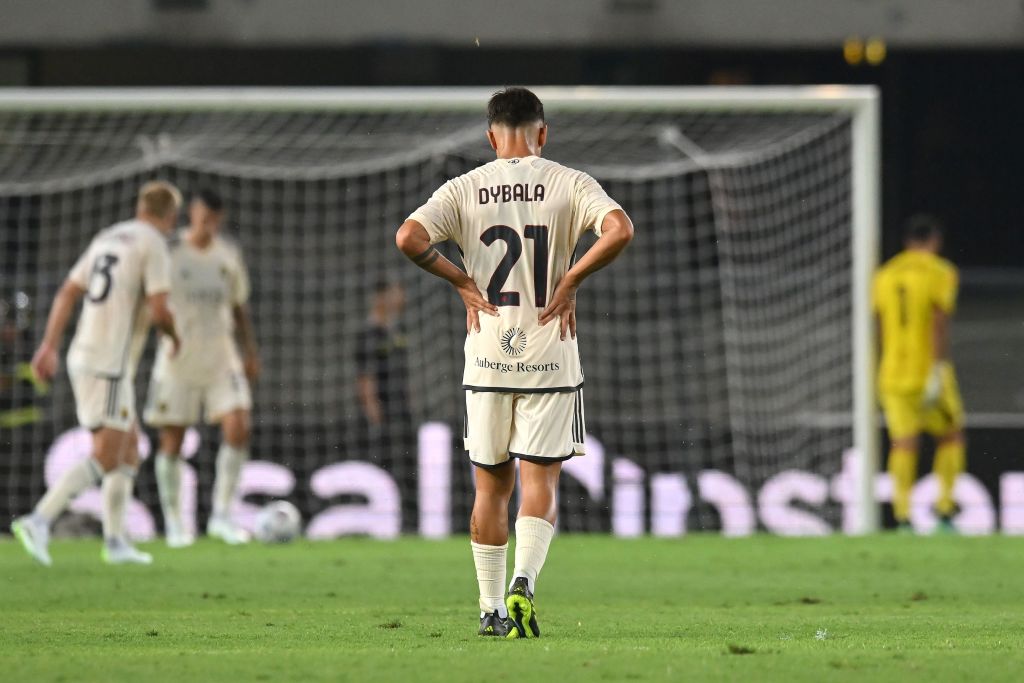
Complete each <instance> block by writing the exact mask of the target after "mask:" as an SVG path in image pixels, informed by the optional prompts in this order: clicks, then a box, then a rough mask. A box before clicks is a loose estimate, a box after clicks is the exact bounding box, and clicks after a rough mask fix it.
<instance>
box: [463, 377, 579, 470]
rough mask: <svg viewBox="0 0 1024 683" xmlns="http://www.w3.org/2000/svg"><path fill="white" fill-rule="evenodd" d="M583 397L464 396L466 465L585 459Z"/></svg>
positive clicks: (573, 394) (472, 393)
mask: <svg viewBox="0 0 1024 683" xmlns="http://www.w3.org/2000/svg"><path fill="white" fill-rule="evenodd" d="M586 431H587V430H586V425H585V423H584V421H583V391H582V389H578V390H576V391H574V392H569V393H550V394H509V393H502V392H496V391H467V392H466V414H465V425H464V427H463V433H462V436H463V437H464V438H465V441H466V451H467V452H468V453H469V459H470V461H471V462H472V463H473V464H474V465H477V466H479V467H495V466H497V465H501V464H502V463H504V462H506V461H508V459H509V458H519V459H520V460H527V461H529V462H542V463H546V462H558V461H561V460H568V459H569V458H571V457H573V456H575V455H583V454H584V449H583V437H584V435H585V434H586Z"/></svg>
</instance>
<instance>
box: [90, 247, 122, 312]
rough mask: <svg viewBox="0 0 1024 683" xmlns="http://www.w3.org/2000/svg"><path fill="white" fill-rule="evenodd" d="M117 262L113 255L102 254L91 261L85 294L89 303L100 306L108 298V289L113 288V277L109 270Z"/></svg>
mask: <svg viewBox="0 0 1024 683" xmlns="http://www.w3.org/2000/svg"><path fill="white" fill-rule="evenodd" d="M117 261H118V258H117V256H115V255H114V254H103V255H101V256H100V257H99V258H97V259H96V260H95V261H93V264H92V273H90V274H89V287H88V294H86V298H87V299H88V300H89V301H90V302H91V303H94V304H101V303H103V302H104V301H106V300H107V297H108V296H110V288H111V287H113V286H114V276H113V274H112V273H111V272H110V270H111V269H112V268H113V267H114V266H115V265H117Z"/></svg>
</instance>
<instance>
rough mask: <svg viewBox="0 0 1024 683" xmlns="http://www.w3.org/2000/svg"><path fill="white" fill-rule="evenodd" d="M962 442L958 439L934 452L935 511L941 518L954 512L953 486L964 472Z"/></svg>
mask: <svg viewBox="0 0 1024 683" xmlns="http://www.w3.org/2000/svg"><path fill="white" fill-rule="evenodd" d="M964 451H965V448H964V442H963V441H962V440H960V439H957V440H955V441H949V442H946V443H942V444H939V447H938V448H937V449H936V450H935V466H934V468H933V469H934V470H935V476H936V477H938V479H939V500H938V502H937V503H936V504H935V509H936V510H937V511H938V513H939V514H940V515H942V516H943V517H947V518H948V517H949V516H951V515H952V514H953V512H954V511H955V510H956V503H955V501H954V500H953V486H954V485H955V484H956V478H957V477H958V476H959V475H960V473H961V472H963V471H964V466H965V461H966V457H965V453H964Z"/></svg>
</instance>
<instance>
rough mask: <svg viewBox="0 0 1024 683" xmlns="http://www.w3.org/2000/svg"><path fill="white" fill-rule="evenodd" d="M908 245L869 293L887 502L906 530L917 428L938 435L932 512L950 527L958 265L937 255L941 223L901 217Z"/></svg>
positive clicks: (957, 451) (957, 441)
mask: <svg viewBox="0 0 1024 683" xmlns="http://www.w3.org/2000/svg"><path fill="white" fill-rule="evenodd" d="M905 239H906V248H905V249H904V250H903V251H902V252H901V253H899V254H898V255H897V256H895V257H893V258H892V259H890V260H889V261H888V262H887V263H886V264H885V265H883V266H882V267H881V268H880V269H879V271H878V273H877V274H876V275H875V279H874V287H873V292H872V299H873V306H874V309H875V314H876V315H877V316H878V322H879V334H880V338H881V345H882V360H881V364H880V366H879V369H878V388H879V393H880V395H881V403H882V408H883V410H884V411H885V418H886V423H887V425H888V429H889V438H890V441H891V444H892V445H891V449H890V451H889V475H890V476H891V478H892V484H893V497H892V509H893V514H894V516H895V517H896V522H897V524H898V525H899V527H900V528H901V529H902V530H905V531H908V530H910V491H911V489H912V488H913V486H914V481H915V479H916V478H917V454H918V448H919V441H920V435H921V433H922V432H928V433H930V434H931V435H932V436H933V437H934V438H935V440H936V452H935V464H934V471H935V475H936V476H937V477H938V479H939V485H940V489H939V500H938V503H937V505H936V511H937V512H938V514H939V518H940V528H941V529H943V530H946V531H952V530H953V526H952V515H953V513H954V511H955V504H954V502H953V485H954V484H955V483H956V478H957V475H959V474H960V473H961V472H962V471H963V470H964V459H965V456H964V434H963V406H962V404H961V401H960V390H959V388H958V387H957V381H956V374H955V373H954V372H953V364H952V362H951V361H950V356H949V327H950V321H951V319H952V316H953V310H954V308H955V306H956V295H957V272H956V267H955V266H954V265H953V264H952V263H950V262H949V261H947V260H946V259H944V258H941V257H940V256H939V255H938V254H939V252H940V251H941V249H942V228H941V226H940V225H939V223H938V222H937V221H936V220H935V219H933V218H931V217H929V216H924V215H919V216H914V217H913V218H911V219H910V220H909V221H908V223H907V229H906V234H905Z"/></svg>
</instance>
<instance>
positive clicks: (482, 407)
mask: <svg viewBox="0 0 1024 683" xmlns="http://www.w3.org/2000/svg"><path fill="white" fill-rule="evenodd" d="M487 121H488V124H489V127H488V130H487V139H488V140H489V141H490V144H491V147H493V148H494V150H495V152H496V153H497V159H496V160H495V161H492V162H490V163H488V164H485V165H483V166H481V167H479V168H477V169H475V170H473V171H470V172H469V173H467V174H465V175H462V176H459V177H458V178H454V179H452V180H450V181H448V182H447V183H445V184H444V185H443V186H441V188H440V189H439V190H437V192H435V193H434V195H433V196H432V197H431V198H430V200H429V201H428V202H427V203H426V204H424V205H423V206H421V207H420V208H419V209H417V210H416V211H415V212H413V214H412V215H411V216H409V218H408V219H407V220H406V221H405V223H403V224H402V226H401V228H399V230H398V235H397V237H396V241H397V244H398V248H399V249H400V250H401V251H402V252H403V253H404V254H405V255H406V256H407V257H408V258H410V259H411V260H412V261H413V263H415V264H416V265H417V266H419V267H420V268H423V269H424V270H426V271H427V272H429V273H431V274H433V275H436V276H438V277H440V278H443V279H445V280H447V281H448V282H449V283H450V284H451V285H452V286H454V287H455V290H456V292H458V294H459V296H460V297H462V301H463V303H464V304H465V306H466V331H467V338H466V344H465V353H466V366H465V372H464V375H463V388H464V389H465V391H466V424H465V433H464V437H465V444H466V450H467V452H468V455H469V459H470V461H471V462H472V463H473V464H474V465H476V468H477V469H476V499H475V502H474V504H473V513H472V517H471V519H470V536H471V541H472V550H473V559H474V562H475V564H476V575H477V582H478V583H479V587H480V609H481V615H480V630H479V633H480V634H481V635H495V636H506V637H509V638H522V637H527V638H532V637H536V636H539V635H540V629H539V627H538V625H537V619H536V610H535V607H534V602H533V595H534V592H535V591H536V582H537V576H538V574H540V570H541V568H542V567H543V565H544V560H545V558H546V557H547V553H548V546H549V544H550V542H551V537H552V535H553V534H554V522H555V515H556V512H557V509H558V506H557V493H558V477H559V473H560V471H561V463H562V462H563V461H565V460H567V459H569V458H571V457H573V456H575V455H583V436H584V433H585V428H584V423H583V399H582V396H581V391H580V390H581V387H582V386H583V373H582V371H581V369H580V359H579V352H578V349H577V345H576V292H577V290H578V289H579V287H580V284H581V283H582V282H583V281H584V279H585V278H586V277H587V276H589V275H590V274H592V273H594V272H595V271H597V270H598V269H600V268H602V267H604V266H606V265H608V264H609V263H611V262H612V261H613V260H614V259H615V258H616V257H617V256H618V255H619V253H620V252H621V251H622V250H623V249H624V248H625V247H626V245H627V244H628V243H629V241H630V240H631V239H632V237H633V225H632V223H631V222H630V220H629V218H628V217H627V216H626V214H625V213H624V212H623V211H622V209H621V207H619V205H618V204H617V203H615V202H614V201H613V200H612V199H611V198H609V197H608V195H607V194H605V192H604V190H603V189H602V188H601V186H600V185H598V184H597V182H596V181H594V179H593V178H591V177H590V176H588V175H587V174H586V173H582V172H580V171H576V170H573V169H571V168H567V167H565V166H561V165H559V164H557V163H555V162H552V161H547V160H545V159H542V158H541V156H540V155H541V151H542V149H543V147H544V144H545V143H546V142H547V137H548V127H547V124H546V123H545V120H544V107H543V105H542V104H541V102H540V100H539V99H538V98H537V96H536V95H534V94H533V93H532V92H530V91H529V90H527V89H525V88H506V89H504V90H502V91H500V92H497V93H495V94H494V96H493V97H492V98H491V100H490V102H489V103H488V105H487ZM587 230H593V231H594V232H595V233H597V235H598V236H599V238H598V240H597V242H596V243H595V244H594V246H593V247H591V249H590V250H589V251H587V253H586V254H584V255H583V257H582V258H580V260H579V261H577V262H576V263H575V265H574V264H573V252H574V250H575V248H576V245H577V243H578V242H579V240H580V237H581V236H582V235H583V233H584V232H585V231H587ZM445 240H451V241H453V242H455V244H456V245H458V247H459V249H460V251H461V253H462V254H463V261H464V263H465V266H466V271H467V272H465V273H464V272H463V271H462V270H460V269H459V268H457V267H456V266H455V265H454V264H453V263H452V262H451V261H449V260H448V259H447V258H445V257H444V256H442V255H441V253H440V252H439V251H438V250H437V249H436V248H435V247H434V245H435V244H436V243H438V242H443V241H445ZM467 273H468V274H467ZM484 292H486V294H484ZM514 458H515V459H518V460H519V476H520V481H521V487H522V491H521V505H520V508H519V514H518V516H517V519H516V523H515V527H516V552H515V569H514V572H513V577H512V582H511V585H510V586H509V590H508V596H507V598H506V597H505V569H506V567H505V555H506V550H507V548H508V505H509V501H510V499H511V496H512V493H513V489H514V488H515V481H516V471H515V465H514V461H513V459H514Z"/></svg>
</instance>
